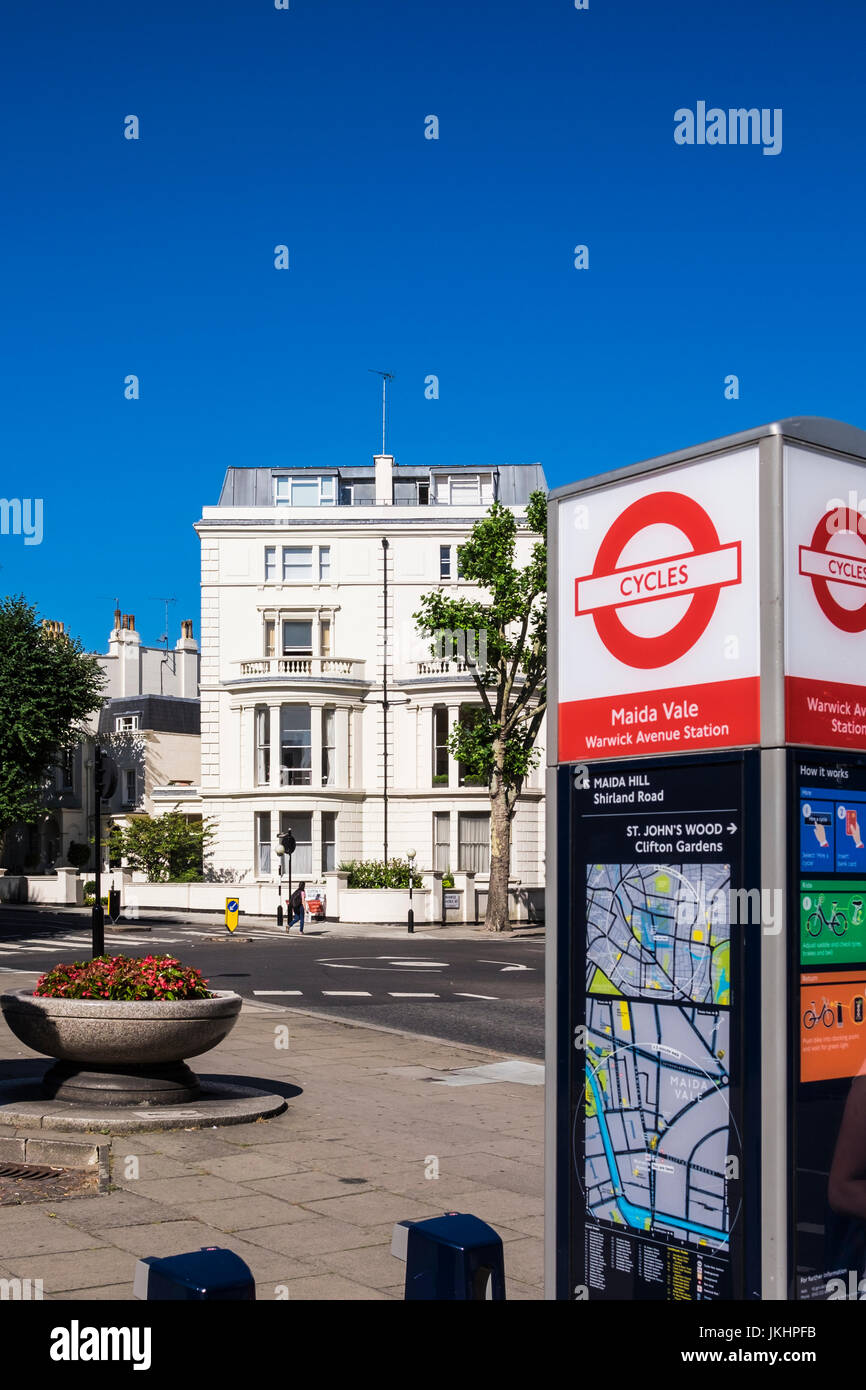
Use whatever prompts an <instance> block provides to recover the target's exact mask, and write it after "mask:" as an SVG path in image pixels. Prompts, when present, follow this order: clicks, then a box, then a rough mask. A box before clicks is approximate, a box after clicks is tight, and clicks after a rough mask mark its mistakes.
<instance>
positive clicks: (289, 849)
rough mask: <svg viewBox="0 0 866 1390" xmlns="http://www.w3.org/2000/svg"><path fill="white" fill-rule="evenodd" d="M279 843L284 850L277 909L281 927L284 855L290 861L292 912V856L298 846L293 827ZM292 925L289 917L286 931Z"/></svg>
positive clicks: (278, 923)
mask: <svg viewBox="0 0 866 1390" xmlns="http://www.w3.org/2000/svg"><path fill="white" fill-rule="evenodd" d="M277 841H278V843H279V846H280V849H281V850H282V854H281V856H280V890H279V891H280V905H279V907H278V908H277V925H278V926H281V925H282V921H283V855H285V857H286V859H288V861H289V914H290V913H291V910H292V905H291V904H292V855H293V854H294V852H295V849H296V844H295V837H294V835H293V833H292V828H291V826H289V828H288V830H286V831H284V832H283V834H281V835H278V836H277ZM291 924H292V919H291V916H290V915H289V916H288V924H287V926H286V931H289V930H291Z"/></svg>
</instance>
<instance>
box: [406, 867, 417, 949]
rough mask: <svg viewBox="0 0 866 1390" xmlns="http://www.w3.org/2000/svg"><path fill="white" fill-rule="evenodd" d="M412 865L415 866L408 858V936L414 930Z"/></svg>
mask: <svg viewBox="0 0 866 1390" xmlns="http://www.w3.org/2000/svg"><path fill="white" fill-rule="evenodd" d="M414 867H415V866H414V863H413V861H412V860H411V859H410V860H409V922H408V925H407V928H406V930H407V931H408V933H409V935H410V936H411V935H412V933H413V932H414V930H415V911H414V908H413V906H412V881H413V879H414V877H415V873H414Z"/></svg>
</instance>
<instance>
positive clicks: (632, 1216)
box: [586, 1070, 728, 1245]
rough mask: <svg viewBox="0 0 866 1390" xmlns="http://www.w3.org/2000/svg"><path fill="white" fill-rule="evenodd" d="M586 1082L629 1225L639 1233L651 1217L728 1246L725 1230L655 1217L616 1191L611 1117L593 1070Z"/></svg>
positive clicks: (682, 1219) (618, 1201)
mask: <svg viewBox="0 0 866 1390" xmlns="http://www.w3.org/2000/svg"><path fill="white" fill-rule="evenodd" d="M586 1079H587V1081H588V1082H589V1084H590V1086H591V1088H592V1094H593V1096H594V1097H595V1109H596V1118H597V1120H598V1125H599V1129H600V1131H601V1142H602V1143H603V1144H604V1151H605V1154H606V1155H607V1166H608V1168H609V1170H610V1179H611V1184H612V1185H613V1187H614V1192H615V1195H616V1204H617V1207H618V1209H619V1211H620V1212H621V1213H622V1215H623V1217H624V1218H625V1220H626V1221H627V1222H628V1224H629V1225H630V1226H634V1227H635V1229H636V1230H639V1231H642V1230H644V1229H645V1227H644V1222H645V1221H646V1219H647V1218H649V1220H650V1223H651V1224H652V1223H653V1222H655V1223H656V1224H658V1223H659V1222H660V1221H661V1222H664V1224H665V1225H666V1226H677V1227H683V1229H685V1230H687V1231H694V1232H695V1233H696V1234H697V1235H700V1236H709V1238H710V1239H711V1240H717V1241H719V1243H720V1244H722V1245H727V1243H728V1237H727V1235H725V1234H723V1233H722V1232H721V1231H714V1230H713V1229H712V1228H711V1227H709V1226H699V1225H698V1224H697V1222H695V1221H687V1220H686V1219H685V1217H681V1216H669V1215H668V1214H667V1213H666V1212H663V1213H661V1214H658V1213H656V1214H655V1215H654V1214H653V1213H652V1212H651V1211H649V1210H648V1208H646V1207H638V1206H635V1204H634V1202H630V1201H628V1199H627V1198H626V1197H624V1196H623V1195H622V1193H621V1192H617V1191H616V1189H617V1187H619V1186H620V1180H619V1166H618V1164H617V1162H616V1155H615V1154H614V1151H613V1145H612V1144H611V1141H610V1133H609V1131H608V1128H607V1118H606V1116H605V1113H604V1106H603V1105H602V1094H601V1090H600V1088H599V1085H598V1082H597V1081H596V1079H595V1076H594V1074H593V1072H592V1071H589V1070H587V1073H586Z"/></svg>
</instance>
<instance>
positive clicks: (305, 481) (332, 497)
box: [274, 474, 336, 507]
mask: <svg viewBox="0 0 866 1390" xmlns="http://www.w3.org/2000/svg"><path fill="white" fill-rule="evenodd" d="M335 502H336V479H335V478H333V477H327V478H322V477H319V476H318V474H313V475H312V477H311V476H310V475H309V474H307V475H306V476H304V477H298V476H295V475H293V474H283V475H280V474H275V475H274V503H275V504H276V506H278V507H333V506H334V504H335Z"/></svg>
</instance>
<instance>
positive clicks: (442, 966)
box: [379, 956, 450, 970]
mask: <svg viewBox="0 0 866 1390" xmlns="http://www.w3.org/2000/svg"><path fill="white" fill-rule="evenodd" d="M379 959H380V960H388V957H387V956H380V957H379ZM388 964H389V965H399V966H404V965H411V966H413V967H414V968H415V969H416V970H432V969H433V968H434V967H435V969H437V970H447V968H448V966H449V965H450V961H447V960H388Z"/></svg>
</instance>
